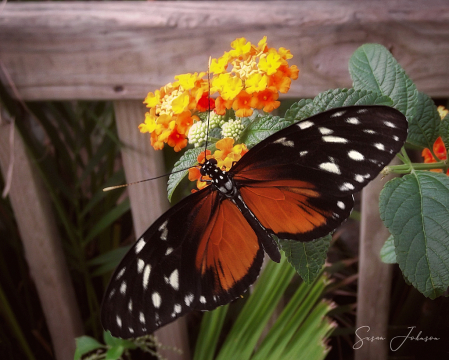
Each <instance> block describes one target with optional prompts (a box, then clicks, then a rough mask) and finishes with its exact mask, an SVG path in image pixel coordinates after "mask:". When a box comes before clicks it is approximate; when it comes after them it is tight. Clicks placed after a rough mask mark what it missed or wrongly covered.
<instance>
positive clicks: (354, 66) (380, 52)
mask: <svg viewBox="0 0 449 360" xmlns="http://www.w3.org/2000/svg"><path fill="white" fill-rule="evenodd" d="M349 73H350V75H351V78H352V81H353V84H354V85H353V86H354V88H355V89H357V90H368V91H372V92H375V93H378V94H382V95H386V96H388V97H390V98H391V99H392V100H393V107H394V108H396V109H398V110H399V111H401V112H402V113H403V114H404V115H405V116H406V117H407V119H409V118H411V117H412V116H413V115H414V107H415V104H416V101H417V97H418V92H417V90H416V86H415V84H414V83H413V82H412V81H411V80H410V78H409V77H408V76H407V74H406V73H405V71H404V69H402V67H401V66H400V65H399V64H398V62H397V61H396V59H395V58H394V57H393V55H391V53H390V52H389V51H388V50H387V48H385V47H384V46H382V45H379V44H365V45H362V46H360V47H359V48H358V49H357V50H356V51H355V52H354V54H353V55H352V56H351V58H350V59H349Z"/></svg>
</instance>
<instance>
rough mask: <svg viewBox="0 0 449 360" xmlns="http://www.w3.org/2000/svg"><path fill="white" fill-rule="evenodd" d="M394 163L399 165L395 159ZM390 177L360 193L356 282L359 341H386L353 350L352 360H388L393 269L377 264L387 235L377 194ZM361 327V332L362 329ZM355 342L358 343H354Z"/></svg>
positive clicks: (379, 179)
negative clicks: (372, 338)
mask: <svg viewBox="0 0 449 360" xmlns="http://www.w3.org/2000/svg"><path fill="white" fill-rule="evenodd" d="M393 162H396V163H398V160H397V159H395V160H393ZM392 178H393V175H390V176H387V177H384V176H383V175H378V176H377V177H376V179H374V180H373V181H372V182H370V183H369V184H368V186H366V187H365V188H364V189H363V191H362V198H361V214H362V218H361V222H360V249H359V278H358V288H357V321H356V329H359V328H360V330H359V331H357V334H358V335H359V336H360V337H362V338H363V337H372V336H374V337H383V338H385V339H387V340H385V341H372V342H370V341H364V342H363V346H361V347H360V348H359V349H356V350H354V355H355V360H385V359H387V358H388V350H389V344H390V342H389V340H388V331H387V330H388V320H389V318H388V317H389V309H390V286H391V278H392V266H391V265H389V264H384V263H383V262H382V261H381V260H380V249H381V248H382V246H383V245H384V243H385V241H386V240H387V238H388V236H389V235H390V233H389V232H388V230H387V228H386V227H385V226H384V224H383V222H382V220H381V219H380V213H379V194H380V192H381V190H382V188H383V187H384V185H385V183H386V182H387V181H388V180H391V179H392ZM362 327H363V328H362ZM356 341H357V340H356Z"/></svg>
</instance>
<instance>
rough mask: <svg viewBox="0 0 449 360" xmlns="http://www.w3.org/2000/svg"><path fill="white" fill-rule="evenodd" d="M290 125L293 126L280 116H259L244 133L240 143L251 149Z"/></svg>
mask: <svg viewBox="0 0 449 360" xmlns="http://www.w3.org/2000/svg"><path fill="white" fill-rule="evenodd" d="M289 125H291V123H290V122H289V121H287V120H285V119H283V118H280V117H279V116H272V115H258V116H256V118H255V119H254V120H253V122H251V123H250V124H249V126H248V127H247V128H246V129H245V130H244V131H243V133H242V135H241V137H240V142H242V143H245V144H246V146H247V147H248V148H251V147H253V146H254V145H256V144H258V143H259V142H261V141H262V140H263V139H265V138H267V137H268V136H270V135H272V134H274V133H275V132H278V131H279V130H282V129H283V128H286V127H287V126H289Z"/></svg>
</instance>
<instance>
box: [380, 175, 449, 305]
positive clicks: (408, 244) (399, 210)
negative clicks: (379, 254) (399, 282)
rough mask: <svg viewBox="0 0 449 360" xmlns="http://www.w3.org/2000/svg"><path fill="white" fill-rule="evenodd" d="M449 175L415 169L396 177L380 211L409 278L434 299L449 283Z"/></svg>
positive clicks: (382, 201)
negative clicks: (448, 194)
mask: <svg viewBox="0 0 449 360" xmlns="http://www.w3.org/2000/svg"><path fill="white" fill-rule="evenodd" d="M448 189H449V178H448V177H447V175H445V174H438V173H433V172H428V171H414V172H413V173H411V174H409V175H406V176H404V177H402V178H397V179H394V180H392V181H390V182H388V184H387V185H386V186H385V188H384V189H383V190H382V193H381V196H380V214H381V218H382V220H383V222H384V223H385V226H387V228H388V229H389V230H390V232H391V233H392V234H393V237H394V246H395V253H396V256H397V262H398V264H399V267H400V268H401V270H402V273H403V274H404V276H405V278H406V279H407V280H408V281H409V282H410V283H411V284H413V286H415V287H416V288H417V289H418V290H419V291H420V292H422V293H423V294H424V295H425V296H428V297H430V298H432V299H433V298H435V297H437V296H440V295H442V294H443V293H444V292H445V291H446V289H447V287H448V286H449V272H448V270H447V269H448V264H449V241H448V234H449V222H448V221H447V219H448V218H449V196H444V194H447V193H448Z"/></svg>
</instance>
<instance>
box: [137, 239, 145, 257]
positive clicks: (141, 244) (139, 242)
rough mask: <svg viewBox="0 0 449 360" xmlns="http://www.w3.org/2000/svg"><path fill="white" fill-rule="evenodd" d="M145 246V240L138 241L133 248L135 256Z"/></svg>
mask: <svg viewBox="0 0 449 360" xmlns="http://www.w3.org/2000/svg"><path fill="white" fill-rule="evenodd" d="M144 246H145V240H144V239H140V240H139V241H138V242H137V244H136V247H135V251H136V254H138V253H140V251H141V250H142V249H143V247H144Z"/></svg>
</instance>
